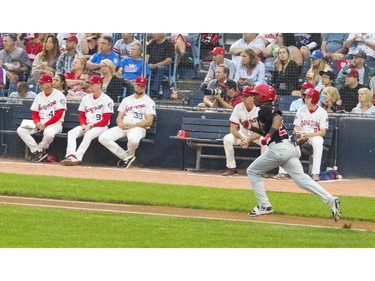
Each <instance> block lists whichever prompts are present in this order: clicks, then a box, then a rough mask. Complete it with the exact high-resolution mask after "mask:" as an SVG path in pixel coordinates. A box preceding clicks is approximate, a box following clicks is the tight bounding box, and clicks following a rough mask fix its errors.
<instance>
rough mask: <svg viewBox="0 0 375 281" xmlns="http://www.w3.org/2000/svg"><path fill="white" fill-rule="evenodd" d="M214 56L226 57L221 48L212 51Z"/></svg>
mask: <svg viewBox="0 0 375 281" xmlns="http://www.w3.org/2000/svg"><path fill="white" fill-rule="evenodd" d="M211 53H212V54H214V55H224V54H225V50H224V49H223V48H221V47H215V48H214V49H213V50H212V51H211Z"/></svg>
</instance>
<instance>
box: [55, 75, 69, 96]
mask: <svg viewBox="0 0 375 281" xmlns="http://www.w3.org/2000/svg"><path fill="white" fill-rule="evenodd" d="M52 87H53V88H54V89H56V90H59V91H60V92H62V93H63V94H64V95H65V96H66V95H67V94H68V85H67V83H66V78H65V76H64V75H63V74H56V75H55V76H54V77H53V83H52Z"/></svg>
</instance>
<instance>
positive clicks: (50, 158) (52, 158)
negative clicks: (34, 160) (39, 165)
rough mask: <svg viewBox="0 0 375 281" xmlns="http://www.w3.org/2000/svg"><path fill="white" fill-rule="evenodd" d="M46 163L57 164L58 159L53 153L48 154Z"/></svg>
mask: <svg viewBox="0 0 375 281" xmlns="http://www.w3.org/2000/svg"><path fill="white" fill-rule="evenodd" d="M46 162H47V163H54V162H59V157H57V155H56V154H55V153H48V156H47V158H46Z"/></svg>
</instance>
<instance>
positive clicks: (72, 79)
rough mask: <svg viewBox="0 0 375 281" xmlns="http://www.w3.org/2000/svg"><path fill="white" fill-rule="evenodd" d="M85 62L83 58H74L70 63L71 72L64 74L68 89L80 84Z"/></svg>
mask: <svg viewBox="0 0 375 281" xmlns="http://www.w3.org/2000/svg"><path fill="white" fill-rule="evenodd" d="M86 64H87V61H86V59H85V57H83V56H81V57H79V56H76V57H75V58H74V60H73V62H72V71H70V72H66V73H65V74H64V76H65V78H66V84H67V86H68V89H71V88H73V87H74V86H76V85H79V84H80V80H79V79H80V77H81V74H82V73H83V72H84V71H85V70H86Z"/></svg>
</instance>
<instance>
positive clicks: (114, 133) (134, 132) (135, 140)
mask: <svg viewBox="0 0 375 281" xmlns="http://www.w3.org/2000/svg"><path fill="white" fill-rule="evenodd" d="M145 136H146V129H145V128H141V127H135V128H131V129H128V130H122V129H120V128H119V127H118V126H116V127H113V128H110V129H108V130H107V131H105V132H104V133H103V134H101V135H100V137H99V142H100V143H101V144H102V145H104V146H105V147H106V148H107V149H108V150H109V151H111V152H112V153H113V154H114V155H116V156H117V157H118V158H120V159H122V160H126V159H129V158H130V157H132V156H134V154H135V151H136V149H137V148H138V146H139V142H140V141H141V139H143V138H144V137H145ZM124 137H127V139H128V143H127V150H126V151H125V150H124V149H122V148H121V147H120V146H119V145H118V144H117V143H116V141H117V140H118V139H120V138H124Z"/></svg>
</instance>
